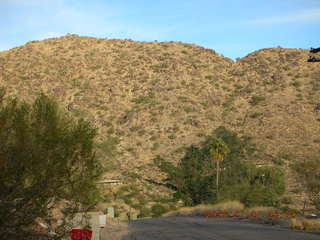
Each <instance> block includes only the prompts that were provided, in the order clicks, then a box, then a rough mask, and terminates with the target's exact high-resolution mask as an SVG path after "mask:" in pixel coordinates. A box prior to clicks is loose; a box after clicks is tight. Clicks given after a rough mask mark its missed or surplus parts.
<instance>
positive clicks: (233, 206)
mask: <svg viewBox="0 0 320 240" xmlns="http://www.w3.org/2000/svg"><path fill="white" fill-rule="evenodd" d="M243 209H244V205H243V204H242V203H240V202H238V201H228V202H223V203H218V204H212V205H198V206H195V207H183V208H180V209H178V210H176V211H172V212H168V213H165V214H164V215H163V216H206V215H208V214H209V213H210V212H211V211H217V210H226V211H241V210H243Z"/></svg>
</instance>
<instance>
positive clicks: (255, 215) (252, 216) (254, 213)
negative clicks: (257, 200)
mask: <svg viewBox="0 0 320 240" xmlns="http://www.w3.org/2000/svg"><path fill="white" fill-rule="evenodd" d="M248 218H249V219H259V218H260V212H257V211H252V212H251V213H250V215H249V216H248Z"/></svg>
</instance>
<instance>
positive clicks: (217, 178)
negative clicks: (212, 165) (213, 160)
mask: <svg viewBox="0 0 320 240" xmlns="http://www.w3.org/2000/svg"><path fill="white" fill-rule="evenodd" d="M219 171H220V169H219V161H217V176H216V188H217V201H219Z"/></svg>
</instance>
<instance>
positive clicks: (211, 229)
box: [122, 217, 320, 240]
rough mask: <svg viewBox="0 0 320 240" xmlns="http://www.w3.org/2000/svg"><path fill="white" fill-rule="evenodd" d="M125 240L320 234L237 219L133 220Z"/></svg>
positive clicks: (307, 239) (315, 238)
mask: <svg viewBox="0 0 320 240" xmlns="http://www.w3.org/2000/svg"><path fill="white" fill-rule="evenodd" d="M129 231H130V233H129V235H127V236H125V237H123V238H122V240H133V239H134V240H171V239H173V240H191V239H192V240H203V239H204V240H320V235H318V234H312V233H305V232H300V231H295V230H290V229H286V228H281V227H276V226H269V225H263V224H255V223H249V222H248V221H243V220H242V221H241V220H235V219H213V218H211V219H205V218H202V217H166V218H158V219H145V220H137V221H133V222H131V223H130V225H129Z"/></svg>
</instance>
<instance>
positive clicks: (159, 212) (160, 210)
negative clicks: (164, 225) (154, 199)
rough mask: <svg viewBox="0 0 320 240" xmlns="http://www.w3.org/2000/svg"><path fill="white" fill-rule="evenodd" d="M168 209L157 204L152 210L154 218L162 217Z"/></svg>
mask: <svg viewBox="0 0 320 240" xmlns="http://www.w3.org/2000/svg"><path fill="white" fill-rule="evenodd" d="M166 211H167V209H166V208H165V207H164V206H163V205H161V204H155V205H153V206H152V208H151V213H152V217H160V216H161V215H162V214H164V213H165V212H166Z"/></svg>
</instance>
